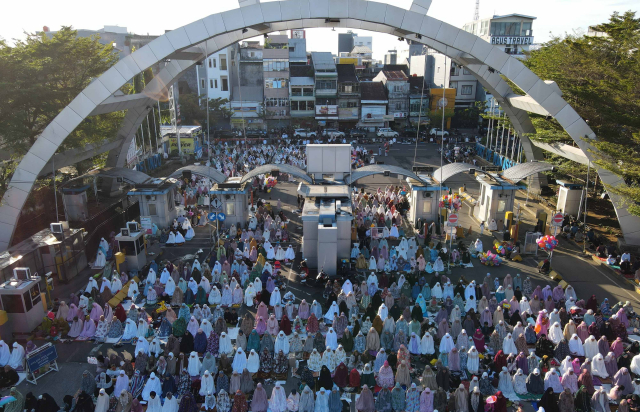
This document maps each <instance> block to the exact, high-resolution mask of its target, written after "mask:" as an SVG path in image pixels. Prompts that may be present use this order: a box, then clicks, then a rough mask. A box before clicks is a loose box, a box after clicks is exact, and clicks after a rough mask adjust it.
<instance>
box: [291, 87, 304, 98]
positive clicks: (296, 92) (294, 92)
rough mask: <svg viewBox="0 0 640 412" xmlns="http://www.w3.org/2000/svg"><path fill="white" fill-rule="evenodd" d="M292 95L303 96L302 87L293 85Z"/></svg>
mask: <svg viewBox="0 0 640 412" xmlns="http://www.w3.org/2000/svg"><path fill="white" fill-rule="evenodd" d="M291 96H302V88H301V87H292V88H291Z"/></svg>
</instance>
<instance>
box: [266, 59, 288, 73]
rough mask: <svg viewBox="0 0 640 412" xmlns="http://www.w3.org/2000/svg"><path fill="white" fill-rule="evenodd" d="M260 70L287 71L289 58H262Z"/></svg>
mask: <svg viewBox="0 0 640 412" xmlns="http://www.w3.org/2000/svg"><path fill="white" fill-rule="evenodd" d="M262 70H263V71H265V72H288V71H289V60H287V59H264V60H262Z"/></svg>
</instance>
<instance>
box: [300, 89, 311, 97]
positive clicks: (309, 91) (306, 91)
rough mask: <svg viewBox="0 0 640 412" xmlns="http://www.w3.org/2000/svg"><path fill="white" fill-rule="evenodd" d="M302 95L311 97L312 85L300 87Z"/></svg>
mask: <svg viewBox="0 0 640 412" xmlns="http://www.w3.org/2000/svg"><path fill="white" fill-rule="evenodd" d="M302 95H303V96H307V97H313V87H304V88H303V89H302Z"/></svg>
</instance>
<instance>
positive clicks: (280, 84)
mask: <svg viewBox="0 0 640 412" xmlns="http://www.w3.org/2000/svg"><path fill="white" fill-rule="evenodd" d="M264 87H265V88H267V89H286V88H288V87H289V79H284V78H273V77H269V78H266V79H264Z"/></svg>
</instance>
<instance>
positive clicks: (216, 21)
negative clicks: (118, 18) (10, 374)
mask: <svg viewBox="0 0 640 412" xmlns="http://www.w3.org/2000/svg"><path fill="white" fill-rule="evenodd" d="M240 2H241V4H242V5H246V6H244V7H240V8H237V9H233V10H229V11H225V12H222V13H216V14H212V15H210V16H207V17H205V18H203V19H200V20H197V21H194V22H193V23H190V24H188V25H186V26H183V27H180V28H177V29H175V30H172V31H170V32H167V33H165V34H164V35H162V36H160V37H158V38H157V39H155V40H153V41H152V42H151V43H149V44H148V45H147V46H145V47H142V48H140V49H139V50H136V51H135V52H134V53H132V54H131V55H130V56H127V57H125V58H124V59H122V60H120V61H119V62H118V63H117V64H115V65H114V66H113V67H111V68H110V69H109V70H107V71H106V72H105V73H103V74H102V75H101V76H100V77H99V78H97V79H95V80H94V81H93V82H92V83H91V84H90V85H89V86H87V87H86V88H85V89H84V90H83V91H82V92H81V93H80V94H79V95H78V96H77V97H76V98H75V99H74V100H73V101H72V102H71V103H70V104H69V105H68V106H67V107H66V108H65V109H63V110H62V111H61V112H60V113H59V114H58V116H56V118H55V119H53V120H52V121H51V123H50V124H49V125H48V126H47V127H46V129H45V130H44V132H43V133H42V135H41V136H40V137H39V138H38V139H37V141H36V142H35V144H34V145H33V146H32V147H31V148H30V149H29V152H28V153H27V154H26V155H25V156H24V158H23V159H22V161H21V162H20V164H19V165H18V166H17V168H16V171H15V173H14V175H13V178H12V180H11V182H10V183H9V185H8V189H7V191H6V193H5V195H4V197H3V199H2V204H1V206H0V250H5V249H7V248H8V246H9V244H10V242H11V238H12V237H13V233H14V231H15V227H16V225H17V222H18V218H19V216H20V213H21V210H22V207H23V206H24V204H25V202H26V200H27V197H28V196H29V193H30V192H31V190H32V188H33V186H34V183H35V181H36V179H37V178H38V176H39V175H41V174H43V173H47V171H46V170H45V166H46V165H47V163H48V162H50V161H51V158H52V156H53V154H54V153H55V152H56V150H57V149H58V147H59V146H60V145H61V144H62V142H63V141H64V140H65V139H66V137H67V136H68V135H69V133H71V132H72V131H73V130H74V129H75V128H76V127H77V126H78V125H79V124H80V122H82V121H83V120H84V119H85V118H87V117H88V116H91V115H96V114H100V113H108V112H111V111H119V110H127V113H126V115H125V118H124V121H123V124H122V127H121V129H120V131H119V134H118V140H119V141H122V143H121V144H120V145H119V146H117V147H115V148H113V144H112V145H111V146H110V149H104V150H102V152H105V151H106V150H110V151H109V155H108V158H107V166H110V167H123V166H124V164H125V160H126V151H127V149H128V147H129V143H130V142H131V139H133V137H134V135H135V132H136V130H137V129H138V127H139V125H140V123H141V122H142V121H143V119H144V118H145V117H146V115H147V113H148V111H149V110H150V108H151V106H152V105H153V104H154V103H155V101H156V100H158V99H160V98H164V97H166V95H167V88H168V87H169V86H170V85H171V84H173V83H174V82H175V81H176V80H177V79H178V78H179V77H180V76H181V75H182V74H183V73H184V72H185V71H186V70H187V69H189V68H190V67H191V66H193V65H194V64H196V63H198V62H199V61H201V60H203V59H204V58H205V55H207V54H211V53H214V52H216V51H218V50H220V49H223V48H225V47H227V46H229V45H231V44H233V43H235V42H238V41H241V40H244V39H247V38H251V37H255V36H258V35H261V34H264V33H269V32H274V31H278V30H288V29H296V28H318V27H344V28H353V29H363V30H369V31H376V32H380V33H387V34H390V35H394V36H398V37H404V38H405V39H409V40H412V41H416V42H418V43H423V44H425V45H427V46H429V47H431V48H433V49H435V50H438V51H440V52H442V53H444V54H445V55H447V56H449V57H451V58H452V59H453V61H455V62H456V63H458V64H460V65H463V66H464V67H466V68H467V69H468V70H470V71H471V72H472V73H473V74H474V75H475V76H476V78H477V79H478V80H479V81H480V83H481V84H482V85H483V86H484V87H485V88H487V89H488V90H489V91H491V92H492V93H493V95H494V96H495V97H496V98H497V99H498V101H499V102H500V103H501V105H502V107H503V109H504V110H505V112H506V114H507V115H508V116H509V118H510V120H511V122H512V124H513V125H514V128H515V129H516V131H518V132H519V133H520V135H521V136H522V142H523V148H524V150H525V154H526V155H527V158H528V159H530V160H531V159H539V158H540V152H539V150H540V149H536V148H534V147H533V145H531V142H530V141H528V139H526V138H525V136H524V133H530V132H532V131H533V126H532V125H531V121H530V120H529V117H528V114H527V112H526V111H525V109H526V107H532V106H535V108H534V109H531V110H532V111H535V112H536V113H546V114H548V115H550V116H553V117H554V118H555V119H556V120H557V121H558V122H559V124H560V125H562V127H563V128H564V129H565V130H566V131H567V133H568V134H569V135H570V136H571V137H572V138H573V140H574V141H575V142H576V143H577V145H578V146H579V147H580V149H581V150H582V151H583V152H584V153H585V155H586V156H587V157H589V158H593V155H592V154H591V153H590V152H589V150H591V149H592V148H591V145H590V144H589V143H588V141H586V140H585V139H584V138H585V137H586V138H588V139H595V137H596V136H595V133H594V132H593V131H592V130H591V128H590V127H589V126H588V125H587V124H586V122H585V121H584V120H583V119H582V118H580V116H579V115H578V114H577V113H576V111H575V110H574V109H573V108H572V107H571V106H570V105H569V104H568V103H567V102H566V101H565V100H564V99H563V98H562V93H561V91H560V90H559V89H558V87H557V86H556V85H555V84H554V83H552V82H545V81H543V80H541V79H539V78H538V77H537V76H536V75H535V74H534V73H533V72H531V70H529V69H527V68H526V67H525V66H524V65H523V64H522V62H521V61H519V60H518V59H517V58H514V57H513V56H510V55H508V54H505V53H504V52H503V51H501V50H500V49H498V48H497V47H495V46H492V45H491V44H489V43H487V42H486V41H484V40H482V39H481V38H479V37H477V36H475V35H473V34H470V33H467V32H465V31H463V30H461V29H459V28H457V27H454V26H452V25H450V24H447V23H445V22H442V21H440V20H437V19H435V18H433V17H431V16H428V15H426V13H427V12H428V9H429V6H430V4H431V1H430V0H414V2H413V4H412V6H411V10H405V9H402V8H399V7H396V6H392V5H390V4H385V3H379V2H376V1H366V0H280V1H271V2H268V3H260V2H259V0H240ZM159 62H164V63H165V65H164V68H162V69H161V70H160V72H159V73H158V74H157V75H156V77H155V78H154V79H153V81H151V82H150V83H149V84H148V85H147V86H146V87H145V89H144V90H143V92H142V93H140V94H136V95H132V96H131V95H129V96H117V95H114V93H116V92H117V91H118V89H119V88H120V87H122V86H123V85H124V84H126V83H127V82H129V81H130V80H131V79H132V78H133V76H135V75H136V74H138V73H141V72H142V71H143V70H145V69H146V68H148V67H151V66H152V65H154V64H156V63H159ZM500 74H502V75H504V76H505V77H506V78H508V79H509V80H511V81H512V82H513V83H515V84H516V85H517V86H518V87H519V88H520V89H522V90H524V91H525V92H526V93H527V96H526V97H527V98H528V99H527V102H526V105H528V106H526V105H523V104H520V103H518V101H517V98H516V99H514V94H513V92H512V90H511V89H510V87H509V85H508V84H507V82H506V81H505V80H504V79H503V78H502V77H501V76H500ZM105 146H106V145H105ZM537 150H538V152H536V151H537ZM96 151H98V152H99V153H100V151H99V149H97V150H96ZM94 154H97V153H95V152H94ZM56 165H57V166H59V167H61V166H60V165H59V164H58V163H57V162H56ZM598 173H599V175H600V178H601V180H602V182H603V183H604V184H605V185H608V186H616V185H619V184H623V181H622V180H621V179H620V177H618V176H616V175H614V174H613V173H611V172H608V171H606V170H603V169H600V168H598ZM611 199H612V201H613V203H614V206H615V208H616V214H617V217H618V220H619V222H620V227H621V228H622V231H623V233H624V235H625V240H626V241H627V242H628V243H631V244H640V219H639V218H636V217H634V216H631V215H630V214H629V213H628V211H627V208H626V206H625V204H624V203H623V202H622V201H621V199H620V198H619V197H617V196H614V195H612V196H611Z"/></svg>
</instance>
